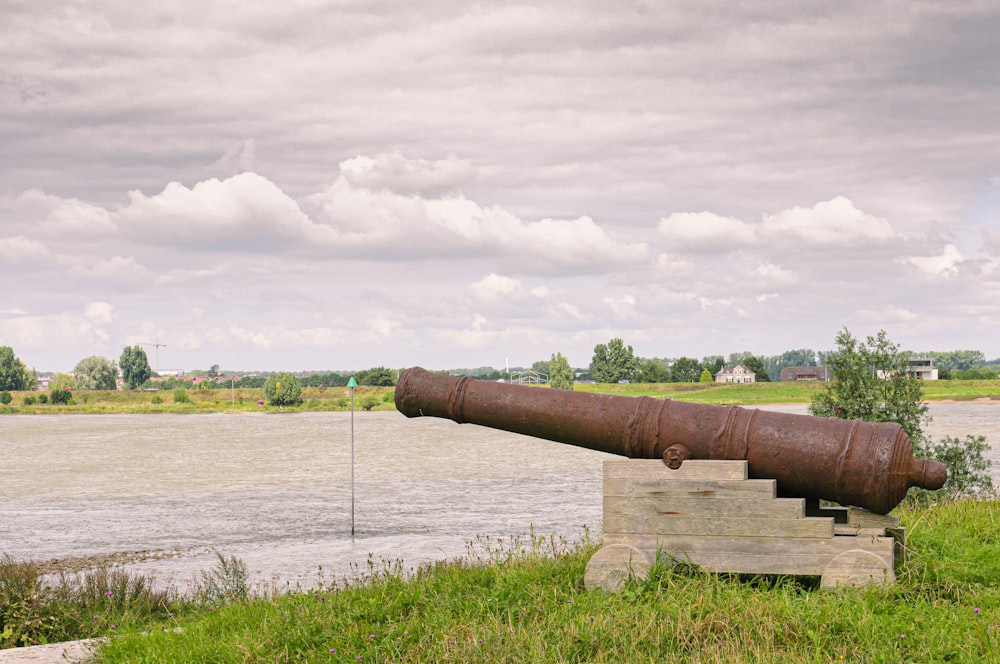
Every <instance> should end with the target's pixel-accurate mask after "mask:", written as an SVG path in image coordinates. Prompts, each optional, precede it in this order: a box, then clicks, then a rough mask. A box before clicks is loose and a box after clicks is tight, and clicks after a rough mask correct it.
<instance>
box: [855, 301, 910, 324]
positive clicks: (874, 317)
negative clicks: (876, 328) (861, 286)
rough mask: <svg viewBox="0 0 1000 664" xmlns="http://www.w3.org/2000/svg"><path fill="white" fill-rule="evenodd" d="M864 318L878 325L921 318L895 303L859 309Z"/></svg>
mask: <svg viewBox="0 0 1000 664" xmlns="http://www.w3.org/2000/svg"><path fill="white" fill-rule="evenodd" d="M858 314H859V316H860V317H861V318H862V319H863V320H867V321H872V322H875V323H877V324H878V325H883V326H884V325H887V324H888V323H891V322H909V321H914V320H917V319H918V318H919V316H918V315H917V314H916V313H914V312H912V311H910V310H909V309H905V308H903V307H897V306H895V305H891V304H890V305H885V306H882V307H878V308H871V307H866V308H863V309H861V310H859V311H858Z"/></svg>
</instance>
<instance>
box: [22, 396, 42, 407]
mask: <svg viewBox="0 0 1000 664" xmlns="http://www.w3.org/2000/svg"><path fill="white" fill-rule="evenodd" d="M43 396H44V395H43ZM35 401H36V399H35V395H33V394H29V395H28V396H26V397H24V405H25V406H34V405H35Z"/></svg>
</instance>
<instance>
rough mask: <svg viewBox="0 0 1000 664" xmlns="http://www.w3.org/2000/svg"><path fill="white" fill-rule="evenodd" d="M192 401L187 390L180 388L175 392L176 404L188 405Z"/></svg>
mask: <svg viewBox="0 0 1000 664" xmlns="http://www.w3.org/2000/svg"><path fill="white" fill-rule="evenodd" d="M190 400H191V398H190V397H189V396H188V393H187V390H185V389H183V388H180V387H178V388H177V389H176V390H174V403H187V402H188V401H190Z"/></svg>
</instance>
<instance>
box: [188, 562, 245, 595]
mask: <svg viewBox="0 0 1000 664" xmlns="http://www.w3.org/2000/svg"><path fill="white" fill-rule="evenodd" d="M215 557H216V559H217V560H216V565H215V567H214V568H213V569H212V570H211V571H209V572H202V573H201V581H200V583H199V584H198V589H197V591H196V594H197V596H198V597H199V599H201V601H202V602H204V603H205V604H209V605H219V604H226V603H227V602H231V601H233V600H245V599H246V598H247V595H249V593H250V586H249V584H248V582H247V576H248V574H247V565H246V563H245V562H243V561H242V560H241V559H240V558H237V557H236V556H230V557H228V558H226V557H225V556H224V555H222V554H221V553H219V552H218V551H216V553H215Z"/></svg>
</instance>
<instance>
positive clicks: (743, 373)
mask: <svg viewBox="0 0 1000 664" xmlns="http://www.w3.org/2000/svg"><path fill="white" fill-rule="evenodd" d="M715 382H716V383H756V382H757V374H756V373H754V372H753V371H750V370H749V369H747V368H746V367H745V366H743V365H742V364H737V365H736V366H734V367H731V366H728V365H723V367H722V368H721V369H719V372H718V373H716V374H715Z"/></svg>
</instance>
